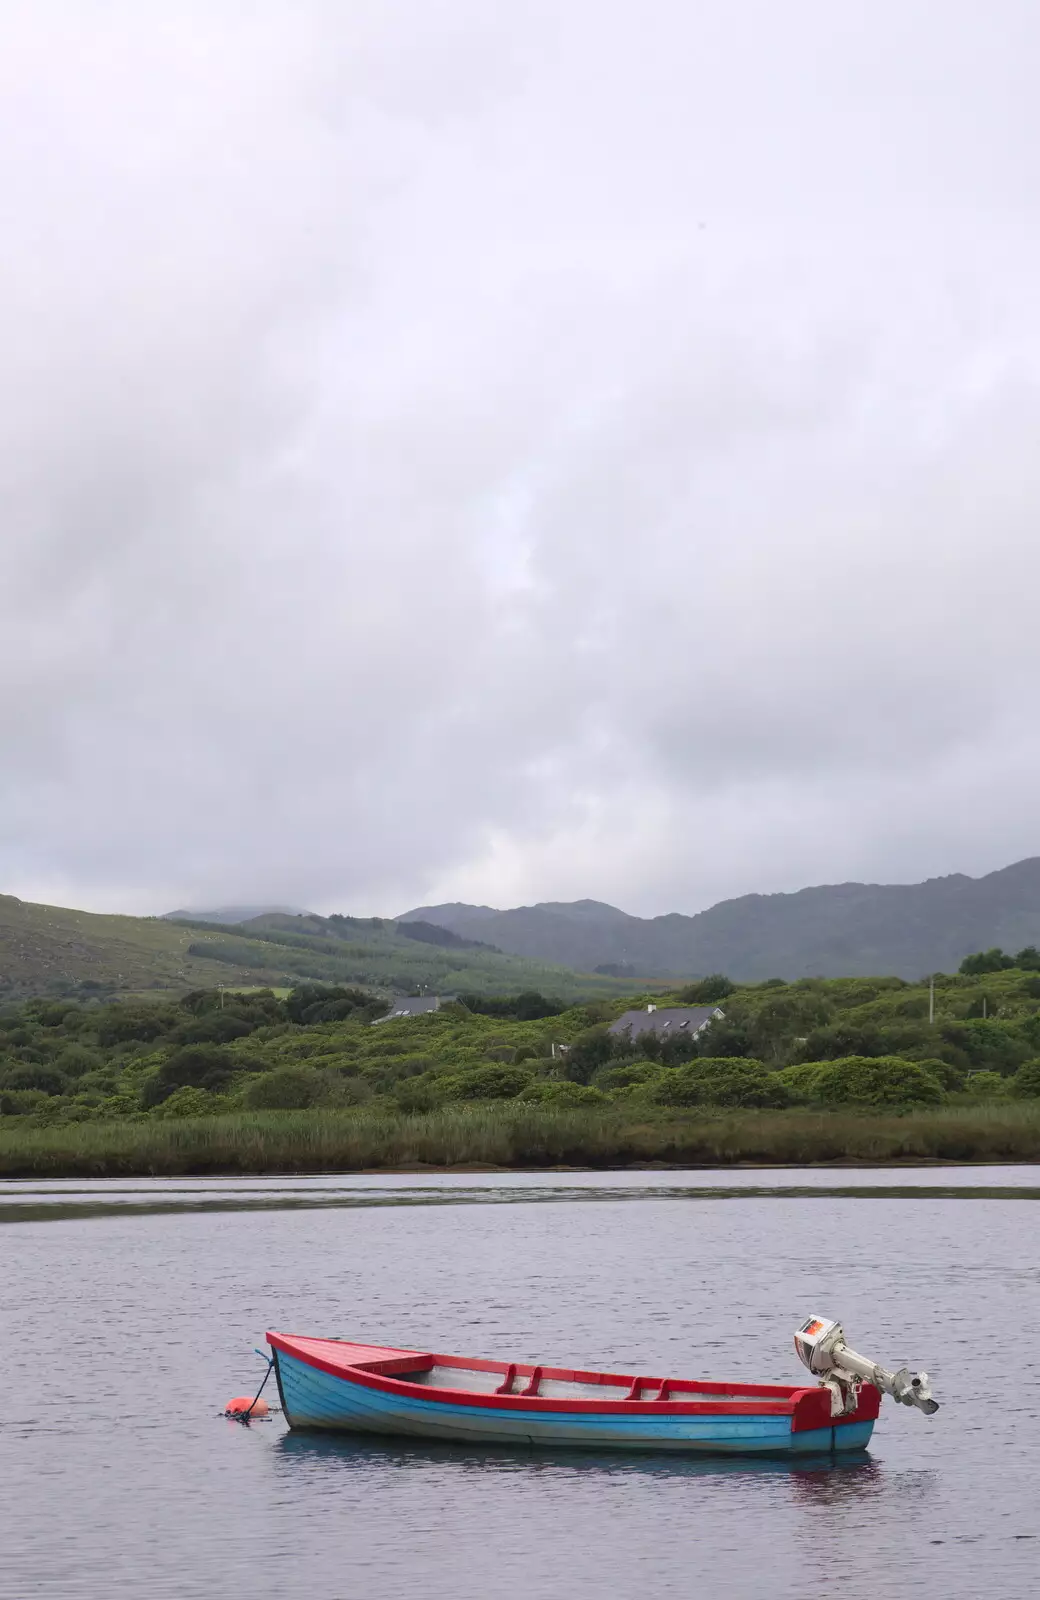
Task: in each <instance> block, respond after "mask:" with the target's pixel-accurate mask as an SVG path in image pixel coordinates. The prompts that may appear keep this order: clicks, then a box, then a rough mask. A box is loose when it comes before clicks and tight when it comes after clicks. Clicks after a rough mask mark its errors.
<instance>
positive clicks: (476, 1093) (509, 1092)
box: [438, 1064, 531, 1100]
mask: <svg viewBox="0 0 1040 1600" xmlns="http://www.w3.org/2000/svg"><path fill="white" fill-rule="evenodd" d="M530 1082H531V1074H530V1073H529V1072H528V1071H526V1070H525V1068H523V1067H515V1066H505V1065H501V1066H498V1065H495V1066H492V1065H490V1064H489V1065H488V1066H484V1067H470V1068H469V1070H468V1071H466V1072H453V1073H449V1074H448V1075H447V1076H445V1077H443V1078H441V1079H440V1081H439V1085H438V1087H439V1091H440V1097H441V1099H443V1100H513V1099H515V1097H516V1096H517V1095H518V1094H519V1093H520V1091H521V1089H525V1088H526V1087H527V1085H528V1084H529V1083H530Z"/></svg>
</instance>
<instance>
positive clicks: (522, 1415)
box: [274, 1350, 874, 1456]
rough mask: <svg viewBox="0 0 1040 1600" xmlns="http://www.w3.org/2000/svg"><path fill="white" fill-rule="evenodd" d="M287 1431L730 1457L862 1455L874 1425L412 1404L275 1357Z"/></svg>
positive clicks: (766, 1416)
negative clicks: (796, 1425) (796, 1427)
mask: <svg viewBox="0 0 1040 1600" xmlns="http://www.w3.org/2000/svg"><path fill="white" fill-rule="evenodd" d="M274 1355H275V1361H276V1363H277V1374H278V1386H279V1389H280V1391H281V1397H282V1406H283V1408H284V1410H285V1415H286V1418H287V1420H288V1422H289V1425H290V1427H293V1428H323V1429H331V1430H333V1431H334V1432H337V1433H361V1434H374V1435H378V1436H381V1437H384V1438H385V1437H387V1436H391V1437H398V1438H401V1437H405V1438H411V1439H439V1440H441V1441H450V1442H456V1443H462V1444H469V1445H473V1444H512V1445H551V1446H563V1447H578V1448H580V1449H584V1450H588V1449H603V1450H684V1451H695V1452H696V1451H701V1452H704V1453H705V1454H719V1453H723V1454H731V1455H771V1456H789V1455H799V1456H800V1455H814V1454H817V1455H818V1454H819V1453H820V1452H821V1451H823V1452H829V1451H832V1450H834V1451H842V1452H845V1451H849V1450H862V1449H863V1448H864V1447H865V1446H866V1445H867V1444H868V1442H869V1440H870V1436H871V1433H872V1432H873V1428H874V1423H873V1421H872V1420H871V1421H858V1422H847V1423H843V1424H841V1425H840V1426H838V1427H829V1428H809V1429H803V1430H802V1431H800V1432H794V1431H793V1430H792V1418H791V1417H790V1416H778V1415H770V1414H768V1413H764V1414H763V1415H761V1416H755V1415H750V1416H749V1415H742V1416H740V1415H738V1416H726V1415H721V1414H720V1415H708V1416H690V1415H687V1416H681V1415H677V1416H662V1415H658V1416H653V1415H628V1416H618V1415H610V1414H607V1413H603V1412H580V1411H575V1412H570V1413H564V1412H559V1411H557V1412H551V1413H549V1412H545V1411H534V1410H530V1411H529V1410H523V1409H520V1408H512V1407H511V1408H509V1409H508V1410H505V1409H500V1408H498V1407H489V1406H486V1405H485V1406H481V1405H472V1406H470V1405H459V1404H455V1403H451V1402H447V1401H444V1400H425V1399H415V1398H413V1397H411V1396H408V1395H400V1394H390V1393H387V1392H386V1391H385V1390H382V1389H378V1388H371V1387H369V1386H368V1385H367V1384H361V1383H354V1382H352V1381H351V1380H350V1379H349V1378H346V1377H340V1376H336V1375H334V1374H332V1373H328V1372H323V1371H321V1370H320V1369H319V1368H317V1367H313V1366H310V1365H308V1364H307V1363H306V1362H304V1361H300V1360H298V1359H297V1358H296V1357H295V1356H292V1355H290V1354H288V1353H287V1352H286V1351H284V1350H276V1351H275V1352H274Z"/></svg>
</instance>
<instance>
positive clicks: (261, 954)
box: [0, 895, 624, 1000]
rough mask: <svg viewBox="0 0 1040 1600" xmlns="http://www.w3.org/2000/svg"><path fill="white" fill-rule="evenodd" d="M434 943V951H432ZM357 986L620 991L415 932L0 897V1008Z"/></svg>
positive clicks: (439, 934) (378, 923) (575, 994)
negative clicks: (53, 1000) (108, 909)
mask: <svg viewBox="0 0 1040 1600" xmlns="http://www.w3.org/2000/svg"><path fill="white" fill-rule="evenodd" d="M433 941H436V942H433ZM305 979H311V980H317V981H321V982H337V983H362V984H366V985H368V986H369V987H371V988H373V989H375V990H377V991H380V992H397V993H401V992H404V993H408V992H409V991H410V990H413V989H415V988H417V987H418V986H420V985H422V986H425V987H426V988H429V989H431V990H433V991H434V992H435V993H442V994H451V993H453V992H455V991H456V990H459V989H465V990H469V991H471V992H474V993H502V992H506V993H516V992H518V991H519V990H521V989H541V990H543V991H544V992H546V993H551V994H556V995H559V996H560V997H561V998H563V999H568V1000H575V999H581V998H583V997H587V996H594V995H597V994H600V995H609V994H618V993H621V992H622V991H623V988H624V985H623V984H621V983H619V982H617V981H615V980H612V979H610V978H604V977H583V976H581V975H579V974H577V973H574V972H570V971H567V970H566V969H564V968H561V967H558V966H554V965H552V964H550V963H547V962H545V961H541V960H534V961H531V960H526V959H523V958H519V957H517V956H514V955H503V954H501V953H500V952H499V951H497V950H493V949H490V948H488V947H487V946H486V945H481V944H471V942H470V941H469V940H467V939H466V938H465V937H464V936H454V937H453V936H452V934H451V933H444V931H443V930H442V929H439V928H437V927H434V926H430V927H429V929H428V930H424V929H423V928H422V927H421V925H420V924H415V925H413V926H412V927H410V928H409V932H408V934H407V935H405V934H400V933H398V932H397V930H396V928H395V927H394V924H393V923H391V922H384V921H383V920H382V919H381V918H378V917H376V918H370V919H360V918H354V917H335V916H334V917H316V916H292V915H287V914H284V913H278V912H273V913H265V914H264V915H262V916H259V917H256V918H254V919H253V920H252V921H250V922H248V923H244V924H239V925H234V926H232V925H222V924H219V923H214V922H211V921H208V920H199V921H191V922H187V921H185V922H174V921H170V920H168V919H167V918H163V917H117V916H99V915H96V914H94V913H92V912H89V911H73V910H68V909H66V908H64V907H61V906H42V905H33V904H31V903H30V902H27V901H23V900H17V899H15V898H14V897H13V896H11V895H0V999H17V998H20V997H21V996H24V995H32V994H56V995H84V996H85V995H90V994H100V995H105V994H127V993H140V992H142V991H145V990H149V989H176V990H180V991H184V990H186V989H195V988H207V987H213V986H214V985H217V984H221V983H223V984H229V985H247V984H253V985H255V984H270V985H273V986H275V987H286V986H291V985H292V984H294V983H297V982H299V981H300V980H305Z"/></svg>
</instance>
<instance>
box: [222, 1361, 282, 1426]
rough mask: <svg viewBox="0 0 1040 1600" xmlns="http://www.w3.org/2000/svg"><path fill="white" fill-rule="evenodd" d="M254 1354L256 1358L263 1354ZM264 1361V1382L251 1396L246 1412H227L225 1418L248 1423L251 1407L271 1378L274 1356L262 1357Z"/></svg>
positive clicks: (251, 1412) (251, 1411)
mask: <svg viewBox="0 0 1040 1600" xmlns="http://www.w3.org/2000/svg"><path fill="white" fill-rule="evenodd" d="M256 1353H257V1355H258V1356H262V1355H263V1354H264V1352H263V1351H262V1350H258V1351H257V1352H256ZM264 1360H265V1361H266V1362H267V1371H266V1372H265V1373H264V1381H263V1383H262V1384H261V1385H260V1387H259V1389H258V1390H257V1391H256V1393H255V1395H254V1396H253V1398H252V1400H251V1401H250V1402H249V1408H248V1410H246V1411H227V1412H225V1416H229V1417H234V1419H235V1421H236V1422H248V1421H249V1419H250V1417H251V1416H252V1414H253V1407H254V1406H255V1405H256V1402H257V1401H258V1400H259V1398H260V1396H261V1395H262V1394H263V1392H264V1389H265V1388H266V1386H267V1380H268V1378H269V1377H270V1376H271V1373H272V1372H273V1371H274V1356H264Z"/></svg>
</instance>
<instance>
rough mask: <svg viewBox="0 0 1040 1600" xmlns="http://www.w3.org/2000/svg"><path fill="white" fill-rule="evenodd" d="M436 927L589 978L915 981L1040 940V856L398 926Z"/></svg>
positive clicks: (483, 911) (427, 913)
mask: <svg viewBox="0 0 1040 1600" xmlns="http://www.w3.org/2000/svg"><path fill="white" fill-rule="evenodd" d="M411 919H419V920H422V921H426V922H432V923H439V924H440V925H441V926H442V927H446V928H449V929H451V930H452V931H453V932H455V933H457V934H460V935H461V936H462V937H465V938H478V939H482V940H485V941H486V942H487V943H489V944H493V945H495V946H497V948H498V949H500V950H507V951H511V952H512V953H513V954H516V955H522V956H525V957H527V958H528V959H532V960H534V959H540V960H542V961H554V962H560V963H562V964H563V965H566V966H570V967H577V968H580V969H581V970H583V971H587V972H593V971H595V970H596V969H597V968H603V967H606V966H612V967H615V968H625V969H628V970H630V971H631V972H632V974H633V976H637V977H638V976H647V977H648V976H651V975H653V976H657V977H661V978H666V977H675V976H681V977H691V976H694V975H698V974H703V973H706V972H726V973H728V974H729V975H730V976H731V977H733V978H738V979H741V980H744V981H748V982H753V981H761V980H762V979H765V978H770V977H780V978H787V979H794V978H801V977H839V976H842V975H845V976H851V977H866V976H869V975H870V974H874V973H891V974H894V975H897V976H899V977H905V978H915V977H919V976H920V975H921V974H922V973H925V972H933V971H934V972H942V971H946V972H953V971H955V970H956V968H957V967H958V965H959V964H960V962H961V961H962V960H963V958H964V957H965V956H966V955H968V954H970V953H971V952H972V951H973V950H980V949H987V948H989V947H990V946H992V945H1002V946H1003V947H1004V948H1006V949H1011V950H1017V949H1019V948H1021V947H1022V946H1024V945H1028V944H1040V857H1035V856H1034V857H1031V858H1030V859H1028V860H1026V861H1019V862H1017V863H1016V864H1015V865H1014V866H1010V867H1004V868H1003V869H1002V870H1001V871H999V872H991V873H989V874H988V875H987V876H986V877H983V878H969V877H965V876H964V875H963V874H960V873H955V874H954V875H952V876H951V877H947V878H930V879H928V881H927V882H925V883H917V884H866V883H842V884H831V885H824V886H822V887H819V888H813V889H801V890H799V891H798V892H797V893H795V894H773V895H760V894H751V895H743V896H741V897H740V898H739V899H735V900H723V901H721V902H720V903H719V904H718V905H716V906H712V907H711V908H710V910H708V911H702V912H700V913H699V914H698V915H696V916H692V917H687V916H682V915H681V914H679V913H677V912H676V913H672V914H670V915H668V916H661V917H651V918H643V917H632V916H629V915H627V913H625V912H624V911H619V910H617V908H616V907H614V906H609V905H604V904H602V903H601V902H599V901H596V900H578V901H575V902H573V903H570V904H568V903H560V902H551V901H550V902H546V903H543V904H541V905H534V906H520V907H517V908H516V909H514V910H509V911H496V910H494V909H493V908H492V907H490V906H469V905H461V904H455V905H440V906H420V907H418V908H417V909H416V910H414V911H409V912H406V913H405V914H404V916H403V917H402V918H401V919H400V920H401V921H405V922H407V921H409V920H411Z"/></svg>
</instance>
